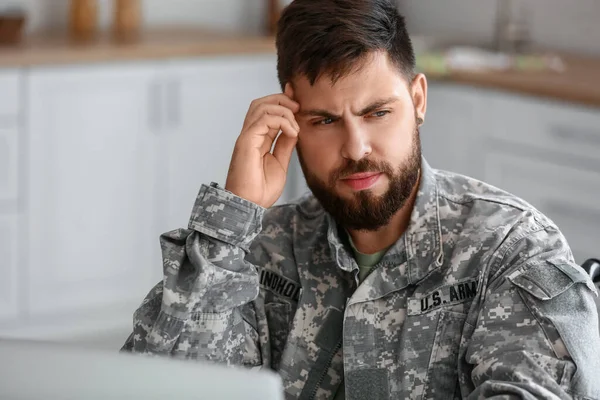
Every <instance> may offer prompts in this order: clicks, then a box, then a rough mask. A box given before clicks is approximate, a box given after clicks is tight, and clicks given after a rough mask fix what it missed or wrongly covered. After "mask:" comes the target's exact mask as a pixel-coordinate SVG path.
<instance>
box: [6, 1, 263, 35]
mask: <svg viewBox="0 0 600 400" xmlns="http://www.w3.org/2000/svg"><path fill="white" fill-rule="evenodd" d="M98 2H99V5H100V15H101V16H100V24H101V25H102V26H103V27H107V26H109V25H110V19H111V18H110V17H111V8H112V0H98ZM142 4H143V11H144V21H145V24H146V25H147V26H160V25H170V26H172V25H175V24H177V25H192V26H199V25H200V26H203V27H211V28H216V29H223V30H234V31H242V32H253V33H254V32H260V31H261V30H262V28H263V25H264V21H265V14H266V11H265V10H266V8H265V4H266V1H265V0H142ZM7 5H17V6H22V7H24V8H25V9H26V10H27V13H28V23H27V31H28V32H30V33H31V32H39V31H44V30H51V29H56V28H57V27H58V28H64V27H65V26H66V21H67V16H68V9H69V0H0V7H3V6H7Z"/></svg>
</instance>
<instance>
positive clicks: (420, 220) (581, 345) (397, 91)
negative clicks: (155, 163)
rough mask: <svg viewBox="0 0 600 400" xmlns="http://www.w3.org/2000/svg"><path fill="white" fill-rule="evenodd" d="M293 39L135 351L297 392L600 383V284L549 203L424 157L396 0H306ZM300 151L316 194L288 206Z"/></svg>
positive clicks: (176, 255) (528, 392)
mask: <svg viewBox="0 0 600 400" xmlns="http://www.w3.org/2000/svg"><path fill="white" fill-rule="evenodd" d="M277 50H278V58H279V63H278V73H279V79H280V82H281V85H282V89H284V93H282V94H275V95H272V96H267V97H265V98H262V99H258V100H255V101H254V102H253V103H252V104H251V105H250V108H249V111H248V114H247V116H246V120H245V122H244V126H243V129H242V132H241V134H240V136H239V138H238V140H237V142H236V145H235V149H234V152H233V156H232V160H231V167H230V170H229V174H228V177H227V181H226V184H225V187H224V188H221V187H220V186H219V185H217V184H215V183H213V184H211V185H210V186H202V188H201V189H200V193H199V195H198V198H197V200H196V204H195V206H194V209H193V211H192V216H191V219H190V223H189V228H188V229H180V230H176V231H173V232H169V233H166V234H164V235H163V236H162V237H161V244H162V251H163V257H164V280H163V282H161V283H160V284H158V285H157V286H156V287H155V288H154V289H153V290H152V291H151V292H150V293H149V294H148V296H147V297H146V299H145V300H144V302H143V303H142V305H141V306H140V308H139V309H138V310H137V311H136V312H135V316H134V331H133V333H132V335H131V336H130V338H129V339H128V341H127V343H126V344H125V346H124V348H123V349H124V350H128V351H132V352H137V353H150V354H158V355H169V356H173V357H180V358H192V359H198V360H205V361H214V362H218V363H224V364H228V365H244V366H249V367H262V368H271V369H274V370H276V371H278V372H279V374H280V375H281V377H282V379H283V382H284V386H285V394H286V398H288V399H341V398H346V399H396V398H472V399H476V398H477V399H479V398H527V399H531V398H544V399H557V398H561V399H563V398H593V397H596V398H598V397H600V384H599V383H598V380H596V379H594V375H595V374H597V373H598V371H600V337H599V335H598V316H597V311H596V308H595V304H594V296H595V295H596V291H595V288H594V286H593V285H592V283H591V281H590V279H589V277H588V276H587V275H586V274H585V273H584V272H583V270H582V269H581V268H580V267H579V266H577V265H576V264H575V262H574V261H573V256H572V254H571V251H570V250H569V247H568V245H567V243H566V241H565V238H564V237H563V236H562V235H561V233H560V232H559V230H558V229H557V227H556V226H555V225H554V224H553V223H552V222H551V221H550V220H549V219H548V218H546V217H545V216H544V215H542V214H541V213H540V212H538V211H537V210H535V209H534V208H533V207H532V206H530V205H529V204H527V203H526V202H524V201H523V200H520V199H518V198H515V197H514V196H511V195H510V194H508V193H505V192H503V191H501V190H499V189H496V188H493V187H491V186H488V185H486V184H484V183H482V182H478V181H476V180H474V179H471V178H468V177H464V176H460V175H457V174H453V173H450V172H443V171H438V170H434V169H432V168H431V167H430V166H429V165H428V164H427V162H426V161H425V160H424V159H423V158H422V156H421V148H420V140H419V126H420V125H421V124H422V123H423V121H424V120H425V115H426V106H427V101H426V100H427V82H426V79H425V77H424V76H423V75H422V74H415V72H414V68H415V57H414V53H413V50H412V46H411V43H410V40H409V37H408V34H407V32H406V28H405V24H404V20H403V18H402V17H401V16H400V15H398V14H397V11H396V9H395V7H394V6H393V4H392V2H391V1H390V0H295V1H294V2H293V3H291V5H290V6H289V7H288V8H287V9H286V10H285V11H284V13H283V15H282V18H281V20H280V24H279V32H278V37H277ZM280 132H281V134H280V136H279V137H278V134H279V133H280ZM274 142H275V146H274V148H273V143H274ZM294 148H296V149H297V151H298V155H299V158H300V161H301V165H302V169H303V172H304V175H305V177H306V181H307V184H308V186H309V187H310V189H311V191H312V195H306V196H305V197H303V198H301V199H300V200H298V201H296V202H294V203H293V204H289V205H283V206H276V207H273V204H274V203H275V202H276V201H277V199H278V198H279V196H280V195H281V193H282V190H283V187H284V183H285V179H286V173H287V168H288V164H289V161H290V157H291V154H292V151H293V149H294ZM448 151H452V150H451V149H448Z"/></svg>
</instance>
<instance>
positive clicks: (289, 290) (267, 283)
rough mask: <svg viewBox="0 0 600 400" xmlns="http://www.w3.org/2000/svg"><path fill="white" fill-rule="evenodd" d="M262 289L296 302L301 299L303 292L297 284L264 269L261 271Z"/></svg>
mask: <svg viewBox="0 0 600 400" xmlns="http://www.w3.org/2000/svg"><path fill="white" fill-rule="evenodd" d="M260 287H261V288H263V289H265V290H268V291H270V292H273V293H275V294H277V295H279V296H282V297H285V298H288V299H291V300H294V301H298V300H299V299H300V293H301V290H302V288H301V287H300V285H299V284H297V283H296V282H294V281H291V280H289V279H287V278H285V277H283V276H281V275H279V274H277V273H275V272H272V271H267V270H266V269H262V268H261V269H260Z"/></svg>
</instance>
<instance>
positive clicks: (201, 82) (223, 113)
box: [165, 55, 285, 228]
mask: <svg viewBox="0 0 600 400" xmlns="http://www.w3.org/2000/svg"><path fill="white" fill-rule="evenodd" d="M280 92H281V89H280V87H279V83H278V80H277V70H276V59H275V56H273V55H265V56H253V57H248V56H246V57H216V58H206V59H196V60H180V61H175V62H173V63H171V65H170V66H169V68H168V71H167V78H166V95H165V99H166V118H165V119H166V123H165V130H166V135H167V136H168V137H169V140H168V153H169V155H170V157H169V159H168V177H167V181H168V182H169V189H168V190H167V193H168V194H169V202H168V203H169V223H170V224H171V225H172V227H173V228H177V227H182V226H187V223H188V220H189V216H190V211H191V209H192V205H193V204H194V200H195V198H196V195H197V194H198V190H199V189H200V186H201V185H202V184H209V183H210V182H213V181H214V182H217V183H219V184H221V185H225V180H226V177H227V171H228V169H229V163H230V160H231V155H232V152H233V147H234V145H235V141H236V139H237V137H238V135H239V134H240V131H241V129H242V125H243V122H244V118H245V116H246V113H247V111H248V107H249V106H250V103H251V102H252V100H254V99H257V98H261V97H264V96H267V95H270V94H274V93H280ZM283 197H285V196H283ZM284 200H285V198H284V199H282V201H284Z"/></svg>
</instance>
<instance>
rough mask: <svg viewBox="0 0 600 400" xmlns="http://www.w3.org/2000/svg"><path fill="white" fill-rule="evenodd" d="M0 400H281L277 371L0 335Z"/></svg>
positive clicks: (280, 384) (281, 392) (281, 388)
mask: <svg viewBox="0 0 600 400" xmlns="http://www.w3.org/2000/svg"><path fill="white" fill-rule="evenodd" d="M0 360H1V362H0V399H7V400H16V399H19V400H34V399H35V400H38V399H77V400H86V399H90V400H95V399H98V400H99V399H102V400H110V399H127V400H137V399H140V400H141V399H144V400H148V399H156V400H165V399H178V400H184V399H225V400H229V399H247V400H259V399H260V400H283V386H282V383H281V380H280V378H279V376H278V375H277V374H275V373H271V372H266V371H253V370H249V369H245V368H233V367H225V366H217V365H215V364H209V363H201V362H198V361H191V360H179V359H177V360H176V359H173V358H167V357H157V356H154V357H153V356H142V355H134V354H128V353H119V352H118V351H115V352H106V351H101V350H92V349H85V348H79V347H75V346H72V345H65V344H57V343H46V342H38V341H27V340H15V339H2V338H0Z"/></svg>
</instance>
